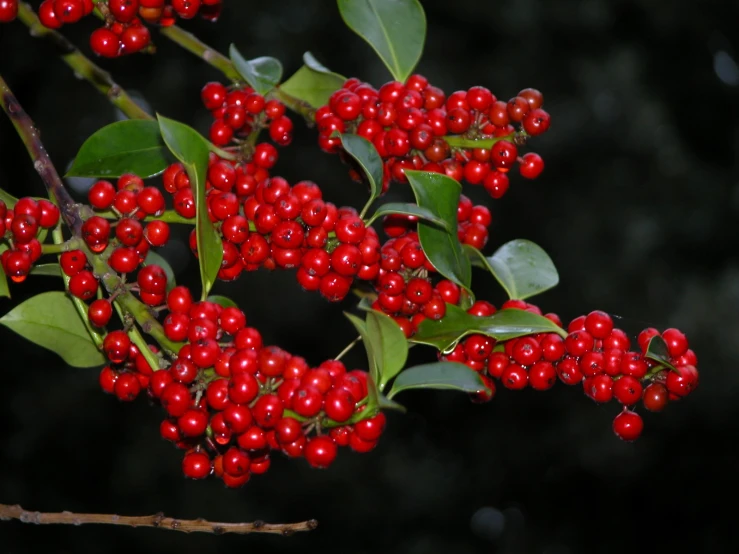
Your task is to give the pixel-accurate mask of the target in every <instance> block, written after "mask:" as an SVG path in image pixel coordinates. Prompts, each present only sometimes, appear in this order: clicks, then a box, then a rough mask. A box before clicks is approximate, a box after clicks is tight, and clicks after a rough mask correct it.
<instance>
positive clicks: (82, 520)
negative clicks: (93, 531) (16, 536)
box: [0, 504, 318, 536]
mask: <svg viewBox="0 0 739 554" xmlns="http://www.w3.org/2000/svg"><path fill="white" fill-rule="evenodd" d="M13 519H17V520H18V521H21V522H22V523H34V524H36V525H52V524H62V525H85V524H90V523H96V524H104V525H122V526H124V527H155V528H157V529H167V530H169V531H181V532H183V533H211V534H213V535H223V534H225V533H234V534H237V535H248V534H251V533H269V534H272V535H283V536H289V535H292V534H293V533H296V532H301V531H313V530H314V529H315V528H316V527H318V522H317V521H316V520H315V519H310V520H308V521H301V522H299V523H264V522H262V521H255V522H253V523H221V522H217V521H206V520H204V519H174V518H171V517H166V516H165V515H164V514H162V513H159V514H154V515H150V516H119V515H115V514H76V513H72V512H66V511H65V512H48V513H44V512H29V511H27V510H24V509H23V508H21V507H20V506H19V505H17V504H16V505H15V506H10V505H9V504H0V520H2V521H9V520H13Z"/></svg>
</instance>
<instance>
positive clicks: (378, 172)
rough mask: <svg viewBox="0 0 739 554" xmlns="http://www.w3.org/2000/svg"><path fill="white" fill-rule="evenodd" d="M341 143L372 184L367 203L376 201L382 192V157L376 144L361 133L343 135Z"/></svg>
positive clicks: (370, 184)
mask: <svg viewBox="0 0 739 554" xmlns="http://www.w3.org/2000/svg"><path fill="white" fill-rule="evenodd" d="M341 145H342V146H343V147H344V150H346V153H347V154H349V155H350V156H351V157H352V158H354V159H355V160H356V162H357V163H358V164H359V166H360V167H361V168H362V171H363V172H364V175H365V176H366V177H367V182H368V183H369V186H370V198H369V200H368V201H367V205H369V204H371V203H372V202H374V201H375V200H376V199H377V198H378V197H379V196H380V193H381V192H382V158H381V157H380V154H378V152H377V149H376V148H375V145H374V144H372V143H371V142H370V141H368V140H367V139H366V138H364V137H360V136H359V135H351V134H343V135H341Z"/></svg>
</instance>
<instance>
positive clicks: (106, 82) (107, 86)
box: [18, 2, 152, 119]
mask: <svg viewBox="0 0 739 554" xmlns="http://www.w3.org/2000/svg"><path fill="white" fill-rule="evenodd" d="M18 19H19V20H20V21H21V22H23V23H24V24H25V25H26V27H28V30H29V31H30V34H31V36H33V37H36V38H40V39H43V40H45V41H47V42H49V43H50V44H52V45H53V46H54V48H55V49H56V50H57V52H58V54H59V57H60V58H61V59H62V61H64V63H66V64H67V65H68V66H69V67H70V68H71V69H72V70H73V71H74V74H75V75H76V76H77V77H78V78H80V79H84V80H86V81H87V82H89V83H90V84H91V85H92V86H94V87H95V88H96V89H97V90H98V91H99V92H100V93H101V94H103V95H104V96H105V97H107V98H108V100H109V101H110V103H111V104H113V105H114V106H115V107H117V108H118V109H119V110H121V111H122V112H123V113H124V114H126V116H127V117H129V118H130V119H152V116H150V115H149V114H148V113H146V112H145V111H144V110H142V109H141V108H140V107H139V106H138V105H137V104H136V103H135V102H134V101H133V98H131V97H130V96H129V95H128V93H127V92H126V91H125V90H124V89H123V88H122V87H121V86H120V85H118V84H117V83H116V82H115V81H113V78H112V77H111V75H110V73H108V72H107V71H105V70H103V69H102V68H101V67H99V66H98V65H96V64H95V63H93V62H92V60H90V59H89V58H88V57H86V56H85V55H84V54H83V53H82V52H80V51H79V49H77V47H76V46H75V45H74V44H72V43H71V42H70V41H69V40H67V38H66V37H64V36H63V35H61V34H60V33H58V32H57V31H54V30H53V29H49V28H48V27H45V26H44V25H43V24H42V23H41V21H40V20H39V18H38V16H37V15H36V12H34V11H33V8H31V6H30V5H29V4H28V3H26V2H20V4H19V5H18Z"/></svg>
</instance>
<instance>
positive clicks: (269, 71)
mask: <svg viewBox="0 0 739 554" xmlns="http://www.w3.org/2000/svg"><path fill="white" fill-rule="evenodd" d="M228 54H229V56H230V57H231V61H232V62H233V64H234V67H235V68H236V71H238V72H239V75H241V76H242V77H243V78H244V80H245V81H246V82H247V83H249V86H251V88H253V89H254V90H255V91H257V92H258V93H259V94H261V95H262V96H264V95H265V94H267V93H268V92H269V91H271V90H272V89H273V88H275V87H276V86H277V83H279V82H280V79H282V64H281V63H280V60H278V59H276V58H270V57H269V56H262V57H260V58H254V59H253V60H247V59H245V58H244V56H242V55H241V53H240V52H239V51H238V50H237V49H236V46H235V45H233V44H232V45H231V47H230V48H229V49H228Z"/></svg>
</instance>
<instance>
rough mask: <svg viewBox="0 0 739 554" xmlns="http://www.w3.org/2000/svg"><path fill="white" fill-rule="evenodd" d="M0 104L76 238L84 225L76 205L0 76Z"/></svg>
mask: <svg viewBox="0 0 739 554" xmlns="http://www.w3.org/2000/svg"><path fill="white" fill-rule="evenodd" d="M0 105H2V108H3V110H4V111H5V113H6V114H8V117H9V118H10V121H11V122H12V123H13V126H14V127H15V130H16V131H17V132H18V135H19V136H20V137H21V140H22V141H23V144H25V145H26V150H28V154H29V155H30V156H31V159H32V160H33V167H34V168H36V171H37V172H38V174H39V175H40V176H41V179H42V180H43V182H44V185H46V189H47V190H48V191H49V194H50V195H51V196H52V198H53V199H54V200H55V201H56V204H57V206H59V210H60V212H61V215H62V218H64V223H66V224H67V227H69V228H70V229H71V230H72V231H73V232H74V234H75V235H77V236H79V234H80V228H81V227H82V222H83V220H82V217H80V210H79V206H78V205H77V204H76V203H75V202H74V200H73V199H72V197H71V196H70V195H69V193H68V192H67V189H65V188H64V183H62V180H61V178H60V177H59V174H58V173H57V171H56V169H55V168H54V164H53V163H52V162H51V158H49V154H48V153H47V152H46V148H44V145H43V144H42V143H41V140H40V139H39V131H38V129H36V126H35V125H34V124H33V121H32V120H31V118H30V117H29V115H28V114H27V113H26V112H25V111H24V110H23V108H22V107H21V105H20V103H19V102H18V100H17V99H16V97H15V96H14V95H13V92H12V91H11V90H10V87H8V84H7V83H6V82H5V80H4V79H3V78H2V75H0Z"/></svg>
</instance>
